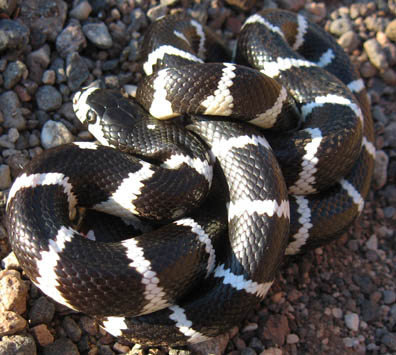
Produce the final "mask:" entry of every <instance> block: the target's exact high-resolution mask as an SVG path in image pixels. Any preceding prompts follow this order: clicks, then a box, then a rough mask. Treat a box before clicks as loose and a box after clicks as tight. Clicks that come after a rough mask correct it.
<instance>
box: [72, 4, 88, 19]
mask: <svg viewBox="0 0 396 355" xmlns="http://www.w3.org/2000/svg"><path fill="white" fill-rule="evenodd" d="M91 11H92V6H91V5H90V3H89V2H88V1H82V2H80V3H79V4H77V5H76V6H75V7H74V8H73V9H72V10H71V11H70V16H71V17H74V18H76V19H77V20H80V21H82V20H86V19H87V18H88V16H89V14H90V13H91Z"/></svg>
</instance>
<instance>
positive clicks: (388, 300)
mask: <svg viewBox="0 0 396 355" xmlns="http://www.w3.org/2000/svg"><path fill="white" fill-rule="evenodd" d="M383 293H384V303H385V304H392V303H394V302H395V301H396V292H395V291H393V290H385V291H384V292H383Z"/></svg>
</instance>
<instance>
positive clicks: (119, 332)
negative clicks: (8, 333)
mask: <svg viewBox="0 0 396 355" xmlns="http://www.w3.org/2000/svg"><path fill="white" fill-rule="evenodd" d="M142 44H143V45H142V49H141V56H142V63H143V69H144V71H145V72H146V74H147V76H146V77H144V78H143V79H142V80H141V82H140V83H139V86H138V88H137V92H136V100H132V99H128V98H125V97H124V96H122V95H121V94H120V93H119V92H117V91H114V90H107V89H102V88H100V87H99V86H98V85H91V86H89V87H87V88H84V89H82V90H81V91H80V92H78V93H76V94H75V96H74V100H73V104H74V109H75V112H76V115H77V117H78V118H79V119H80V121H81V122H83V123H84V124H87V127H88V130H89V131H90V132H91V133H92V134H93V135H94V136H95V138H96V139H97V140H98V141H99V142H100V143H101V144H100V145H98V144H95V143H91V142H76V143H73V144H68V145H64V146H59V147H56V148H52V149H49V150H47V151H45V152H44V153H43V154H42V155H40V156H39V157H37V158H35V159H33V160H32V161H31V163H30V164H29V165H28V166H27V167H26V168H25V169H24V171H23V172H22V173H21V174H20V176H19V177H18V178H17V179H16V181H15V182H14V184H13V186H12V188H11V190H10V193H9V197H8V202H7V227H8V231H9V236H10V242H11V245H12V248H13V250H14V252H15V254H16V256H17V258H18V260H19V261H20V263H21V265H22V267H23V269H24V271H25V272H26V274H27V275H28V276H29V278H30V279H31V280H32V282H33V283H34V284H36V285H37V286H38V287H39V288H40V289H41V290H42V291H43V292H44V293H45V294H47V295H48V296H50V297H51V298H53V299H54V300H56V301H58V302H60V303H62V304H64V305H66V306H68V307H70V308H72V309H75V310H78V311H81V312H84V313H86V314H88V315H90V316H92V317H94V318H95V319H97V321H98V322H99V323H100V324H101V325H102V326H103V327H104V328H105V329H106V330H107V331H109V332H110V333H111V334H113V335H115V336H120V337H123V338H126V339H128V340H130V341H133V342H139V343H143V344H148V345H164V344H166V345H184V344H188V343H198V342H201V341H205V340H208V339H210V338H212V337H215V336H217V335H219V334H221V333H223V332H225V331H227V330H228V329H230V328H231V327H232V326H234V325H236V324H239V323H240V322H241V321H242V320H243V319H244V318H245V317H246V315H247V314H248V313H249V311H250V310H252V309H253V308H254V307H255V306H256V305H257V304H258V303H259V302H260V301H261V300H262V299H263V297H264V296H265V294H266V293H267V291H268V289H269V288H270V286H271V284H272V282H273V280H274V277H275V274H276V272H277V270H278V268H279V265H280V264H281V261H282V259H283V258H284V255H285V254H287V255H293V254H298V253H301V252H304V251H306V250H309V249H312V248H314V247H317V246H319V245H322V244H324V243H327V242H329V241H331V240H334V239H335V238H336V237H337V236H338V235H340V233H342V232H343V231H345V229H346V228H347V227H348V226H349V225H350V224H351V223H352V222H353V221H354V219H355V218H356V217H357V216H358V215H359V214H360V213H361V211H362V209H363V205H364V199H365V197H366V196H367V193H368V190H369V185H370V180H371V175H372V171H373V162H374V155H375V148H374V144H373V141H374V138H373V127H372V120H371V116H370V108H369V103H368V100H367V95H366V92H365V89H364V84H363V81H362V80H361V79H360V78H359V77H358V75H357V74H356V71H355V69H354V68H353V66H352V64H351V63H350V61H349V58H348V57H347V55H346V54H345V53H344V52H343V50H342V49H341V48H340V47H339V46H338V45H337V43H336V42H335V40H334V39H333V38H332V37H331V36H329V35H328V34H327V33H325V32H324V31H323V30H322V29H321V28H319V27H318V26H316V25H315V24H312V23H310V22H309V21H307V20H306V19H305V18H304V17H302V16H300V15H296V14H293V13H291V12H287V11H283V10H265V11H262V12H259V13H257V14H255V15H252V16H251V17H249V18H248V19H247V20H246V22H245V24H244V25H243V27H242V29H241V33H240V35H239V39H238V43H237V46H236V48H235V51H234V54H233V57H234V60H233V62H231V58H230V57H229V53H228V50H227V48H226V47H225V46H224V45H223V44H222V43H221V41H219V40H218V39H217V37H216V35H214V34H213V33H212V32H211V31H210V30H208V29H207V28H205V27H204V26H203V25H201V24H200V23H199V22H198V21H196V20H194V19H192V18H190V17H188V16H186V15H184V14H175V15H169V16H166V17H164V18H162V19H160V20H158V21H156V22H155V23H153V24H152V25H151V26H150V27H149V29H148V30H147V32H146V34H145V38H144V40H143V42H142ZM204 61H207V62H210V63H205V62H204ZM235 63H238V64H235Z"/></svg>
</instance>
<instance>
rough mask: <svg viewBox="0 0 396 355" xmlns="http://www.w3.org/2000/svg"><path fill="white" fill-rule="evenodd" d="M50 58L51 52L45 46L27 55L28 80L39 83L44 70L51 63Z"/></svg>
mask: <svg viewBox="0 0 396 355" xmlns="http://www.w3.org/2000/svg"><path fill="white" fill-rule="evenodd" d="M50 56H51V50H50V47H49V46H48V45H47V44H46V45H44V46H43V47H41V48H40V49H37V50H35V51H34V52H31V53H29V54H28V55H27V58H26V63H27V65H28V67H29V78H30V79H32V80H33V81H34V82H36V83H39V82H40V81H41V78H42V76H43V73H44V70H45V69H47V67H48V65H49V64H50V62H51V58H50Z"/></svg>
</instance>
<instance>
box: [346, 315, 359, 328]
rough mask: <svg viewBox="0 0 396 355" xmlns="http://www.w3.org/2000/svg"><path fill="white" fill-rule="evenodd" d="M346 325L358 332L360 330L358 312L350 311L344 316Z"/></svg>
mask: <svg viewBox="0 0 396 355" xmlns="http://www.w3.org/2000/svg"><path fill="white" fill-rule="evenodd" d="M344 320H345V324H346V326H347V327H348V328H349V329H351V330H353V331H355V332H357V331H358V330H359V316H358V315H357V314H356V313H348V314H346V315H345V316H344Z"/></svg>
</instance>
